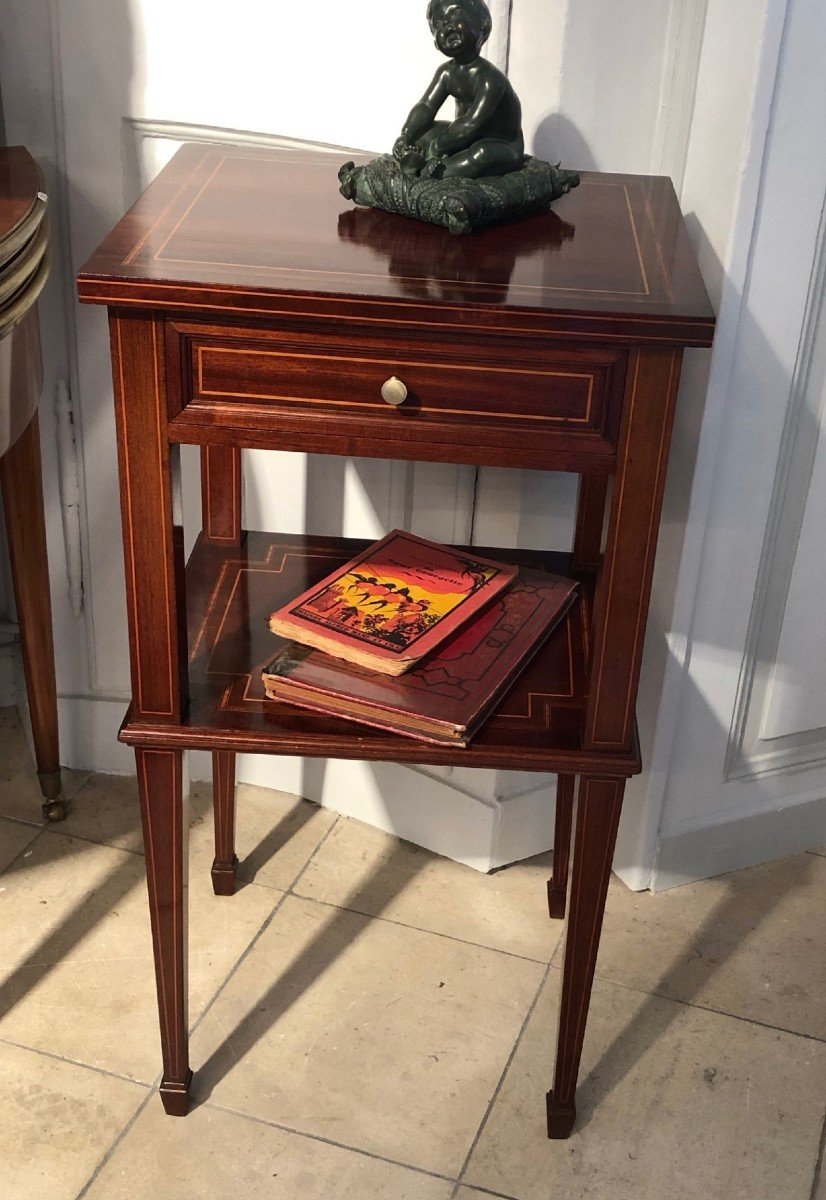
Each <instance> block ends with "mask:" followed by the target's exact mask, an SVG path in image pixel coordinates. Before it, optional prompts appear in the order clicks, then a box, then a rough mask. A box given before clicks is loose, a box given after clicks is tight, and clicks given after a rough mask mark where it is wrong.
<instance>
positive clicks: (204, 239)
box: [78, 145, 714, 345]
mask: <svg viewBox="0 0 826 1200" xmlns="http://www.w3.org/2000/svg"><path fill="white" fill-rule="evenodd" d="M343 157H344V155H341V156H339V155H337V154H330V153H327V152H321V151H302V150H277V149H266V148H265V149H261V148H249V147H233V146H214V145H206V146H205V145H187V146H184V147H183V148H182V149H181V150H180V151H179V152H178V153H177V154H176V155H175V157H174V158H173V160H172V161H171V162H170V164H169V165H168V166H167V167H166V168H165V169H164V170H163V171H162V172H161V174H160V175H159V176H158V178H157V179H156V180H155V182H154V183H153V184H152V185H151V186H150V187H149V188H148V190H147V191H146V192H145V193H144V195H143V196H142V197H141V198H140V199H139V200H138V202H137V204H136V205H135V206H134V207H133V208H132V209H131V211H130V212H129V213H128V214H127V215H126V216H125V217H124V218H123V219H122V220H121V221H120V222H119V224H118V225H117V226H116V227H115V229H114V230H113V231H112V232H111V233H110V235H109V236H108V237H107V238H106V240H105V241H104V242H103V244H102V245H101V246H100V248H99V249H98V250H97V251H96V252H95V254H93V255H92V257H91V259H90V260H89V262H88V263H87V264H86V265H85V267H84V268H83V269H82V271H81V273H80V276H79V281H78V283H79V294H80V297H81V299H82V300H86V301H90V302H97V303H104V304H109V305H116V306H118V307H143V308H146V307H151V308H154V309H163V308H167V309H170V310H171V309H175V310H180V309H186V310H189V311H192V310H204V309H209V308H212V309H220V310H222V311H227V310H230V311H243V312H245V313H249V314H268V313H277V312H283V311H299V310H300V307H301V304H300V302H301V301H304V302H305V307H306V302H307V300H308V299H309V298H310V297H312V298H314V301H315V302H316V303H315V311H317V312H326V313H330V314H333V315H335V314H339V315H343V316H352V315H354V314H355V315H358V314H359V313H364V312H366V311H371V312H382V313H383V314H384V315H393V314H398V313H399V312H402V313H406V314H410V313H411V312H414V313H415V314H416V319H422V320H438V319H439V314H440V313H442V314H444V313H445V312H446V311H447V310H455V309H456V308H457V307H458V308H461V310H462V312H463V313H464V314H465V317H464V320H465V321H466V322H467V323H470V324H473V323H477V324H482V325H485V324H488V325H490V324H493V325H496V324H497V322H498V323H500V324H505V323H507V322H510V324H511V325H513V322H514V320H515V319H518V320H519V321H520V322H521V324H522V326H523V327H527V328H536V329H545V330H546V331H548V332H560V333H562V334H566V333H571V332H572V333H575V334H579V335H580V336H589V337H591V338H593V337H598V338H600V339H603V338H607V339H611V340H623V339H625V340H627V339H636V340H642V341H646V340H648V341H655V342H660V343H662V342H670V343H672V344H679V345H709V344H710V342H711V338H712V334H713V329H714V313H713V310H712V308H711V304H710V302H709V299H708V295H707V292H706V289H705V286H704V284H703V281H702V277H701V276H700V273H699V270H698V268H697V265H696V260H695V256H694V251H693V248H692V246H691V243H690V241H689V238H688V234H687V231H686V228H685V224H684V221H683V218H682V214H681V212H680V208H679V204H678V201H677V198H676V196H675V194H674V189H673V187H672V185H671V181H670V180H668V179H664V178H657V177H648V176H633V175H606V174H593V173H585V174H583V176H582V184H581V186H580V187H579V188H577V189H576V190H575V191H573V192H571V193H570V194H569V195H568V196H564V197H563V198H562V199H561V200H559V201H557V202H556V204H555V205H554V207H553V209H552V211H550V212H548V213H545V214H542V215H540V216H536V217H532V218H529V219H527V220H524V221H520V222H516V223H513V224H510V225H505V226H500V227H498V228H494V229H489V230H486V231H483V232H481V233H476V234H472V235H469V236H463V237H457V236H454V235H453V234H451V233H449V232H448V231H447V230H445V229H442V228H439V227H436V226H430V225H426V224H423V223H422V222H418V221H414V220H412V219H410V218H408V217H401V216H397V215H395V214H389V213H383V212H378V211H375V210H372V209H358V208H356V207H354V206H353V205H352V204H351V203H350V202H349V201H347V200H345V199H344V198H343V197H342V196H341V195H340V193H339V190H338V178H337V172H338V168H339V167H340V165H341V159H342V158H343ZM359 161H360V160H359ZM296 302H299V304H298V308H296ZM365 306H369V308H366V307H365Z"/></svg>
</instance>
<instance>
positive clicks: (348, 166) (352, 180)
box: [338, 162, 356, 200]
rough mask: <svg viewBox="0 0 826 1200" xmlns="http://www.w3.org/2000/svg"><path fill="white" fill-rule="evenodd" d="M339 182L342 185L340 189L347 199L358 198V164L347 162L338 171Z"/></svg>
mask: <svg viewBox="0 0 826 1200" xmlns="http://www.w3.org/2000/svg"><path fill="white" fill-rule="evenodd" d="M338 179H339V183H340V184H341V187H340V188H339V191H340V192H341V194H342V196H343V197H344V198H345V200H355V198H356V164H355V163H354V162H347V163H345V164H344V166H343V167H341V168H340V170H339V173H338Z"/></svg>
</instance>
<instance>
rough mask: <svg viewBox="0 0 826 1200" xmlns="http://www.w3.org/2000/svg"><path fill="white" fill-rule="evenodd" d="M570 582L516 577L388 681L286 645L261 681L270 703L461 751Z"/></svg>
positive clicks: (569, 599) (572, 594) (546, 632)
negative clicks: (437, 644) (480, 609)
mask: <svg viewBox="0 0 826 1200" xmlns="http://www.w3.org/2000/svg"><path fill="white" fill-rule="evenodd" d="M576 586H577V585H576V584H575V583H574V582H573V581H572V580H570V579H564V578H561V577H560V576H558V575H550V574H547V573H545V572H542V571H529V570H522V571H520V572H519V577H518V579H517V580H516V582H515V583H514V585H513V586H512V587H511V588H510V589H509V590H508V591H506V592H504V593H501V594H500V595H499V596H498V597H496V598H495V599H494V600H493V601H491V603H490V604H489V605H488V606H487V608H485V609H484V611H483V612H481V613H477V615H476V617H475V618H474V619H473V620H472V621H470V622H468V624H466V625H464V626H463V627H462V628H461V629H460V630H459V631H458V632H456V633H454V634H453V636H452V637H451V638H449V639H448V640H447V641H446V642H444V643H443V644H442V645H441V646H440V647H439V648H438V649H437V650H436V651H435V652H434V653H433V654H431V655H430V656H429V657H428V658H427V659H426V661H424V662H421V663H419V664H418V666H416V667H414V668H413V669H412V670H411V671H409V672H408V673H407V674H406V675H404V676H402V677H401V678H396V679H391V678H388V677H387V676H382V675H377V674H376V673H375V672H373V671H369V670H365V669H364V668H363V667H360V666H356V665H355V664H352V663H344V662H337V661H336V660H334V659H331V658H329V657H328V656H327V655H326V654H322V653H320V652H319V651H317V650H312V649H310V648H308V647H306V646H299V645H296V643H295V642H290V643H289V644H288V645H286V646H285V647H284V648H283V649H282V651H281V652H280V654H278V655H277V657H276V658H275V659H274V660H273V662H271V663H270V665H269V666H268V667H267V668H266V669H265V670H264V671H263V673H262V678H263V680H264V687H265V688H266V691H267V695H268V696H269V698H270V699H271V700H281V701H285V702H287V703H289V704H293V705H297V706H298V707H299V708H310V709H313V710H314V711H316V712H322V713H325V714H327V715H329V716H336V717H344V718H347V719H349V720H353V721H359V722H361V723H362V724H364V725H373V726H376V727H377V728H379V729H387V730H390V731H391V732H393V733H401V734H404V735H405V736H407V737H412V738H419V739H421V740H422V741H425V742H435V743H437V744H447V745H452V746H455V745H460V746H466V745H467V744H468V742H469V741H470V739H471V738H472V737H473V735H474V733H475V732H476V731H477V730H478V729H479V727H480V726H481V724H482V723H483V722H484V720H485V718H486V717H487V716H488V715H489V714H490V712H491V709H492V708H493V707H494V705H495V704H496V703H497V701H498V700H499V699H500V698H501V697H502V696H503V695H504V694H505V692H506V691H507V689H508V687H509V686H510V684H511V683H512V682H513V681H514V679H515V678H516V676H517V675H518V673H519V672H520V671H521V670H522V668H523V667H525V666H526V665H527V664H528V662H529V661H530V659H531V658H532V657H533V655H534V654H535V653H536V652H537V650H539V648H540V646H542V644H543V643H544V642H545V641H546V640H547V638H548V637H549V636H550V634H551V633H552V632H553V630H554V629H555V628H556V626H557V625H558V624H559V622H560V621H561V620H562V618H563V617H564V615H565V613H566V612H567V611H568V609H569V608H570V606H571V604H572V603H573V602H574V600H575V598H576Z"/></svg>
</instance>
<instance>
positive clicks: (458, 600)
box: [270, 529, 516, 675]
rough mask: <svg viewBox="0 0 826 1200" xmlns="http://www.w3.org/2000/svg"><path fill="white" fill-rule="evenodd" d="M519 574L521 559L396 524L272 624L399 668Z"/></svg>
mask: <svg viewBox="0 0 826 1200" xmlns="http://www.w3.org/2000/svg"><path fill="white" fill-rule="evenodd" d="M515 578H516V567H514V566H511V565H510V564H506V563H495V562H490V561H489V560H488V559H486V558H479V557H478V556H477V555H475V554H474V553H473V551H472V550H454V549H453V548H452V547H451V546H442V545H440V544H439V543H438V542H428V541H425V539H424V538H420V537H416V536H415V534H412V533H405V532H404V530H401V529H394V530H393V532H392V533H388V534H387V536H386V537H383V538H382V539H381V541H378V542H375V543H374V544H373V545H372V546H368V547H367V549H366V550H363V551H362V552H361V554H359V555H357V556H356V557H355V558H353V559H351V560H350V562H348V563H345V564H344V566H343V567H339V568H338V569H337V570H336V571H334V572H333V573H332V574H331V575H328V576H327V578H326V579H322V581H321V582H320V583H317V584H316V585H315V586H314V587H312V588H309V589H308V590H307V591H306V592H303V593H302V594H301V595H300V596H296V598H295V599H294V600H292V601H290V603H289V604H285V605H284V606H283V607H282V608H279V610H278V612H274V613H273V614H272V616H271V617H270V629H271V630H272V632H273V633H276V634H279V635H280V636H281V637H285V638H291V639H292V640H293V641H296V642H301V643H302V645H305V646H314V647H315V648H316V650H324V651H325V652H326V653H327V654H331V655H333V657H334V658H343V659H346V660H347V661H349V662H353V663H357V664H358V665H359V666H361V667H367V668H369V669H370V670H373V671H380V672H381V673H382V674H385V675H401V674H403V673H404V672H405V671H407V670H409V669H410V667H412V666H414V665H415V663H417V662H418V661H419V660H420V659H422V658H424V657H425V655H427V654H430V652H431V651H432V650H435V648H436V647H437V646H438V645H440V644H441V643H442V642H444V641H445V640H446V639H447V638H449V637H450V636H451V635H452V634H454V633H455V632H456V630H457V629H459V628H460V627H461V626H462V625H464V624H465V622H466V621H469V620H472V619H473V617H474V616H475V615H476V614H477V613H478V612H481V610H482V609H483V608H484V607H485V605H486V604H487V603H488V601H489V600H492V599H493V597H494V596H496V595H498V593H499V592H501V591H502V590H503V588H506V587H507V586H508V585H509V584H510V583H511V582H512V580H513V579H515Z"/></svg>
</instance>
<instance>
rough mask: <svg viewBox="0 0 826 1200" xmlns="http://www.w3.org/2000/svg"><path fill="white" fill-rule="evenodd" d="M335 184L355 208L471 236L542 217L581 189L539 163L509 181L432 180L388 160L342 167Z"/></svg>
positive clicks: (570, 177)
mask: <svg viewBox="0 0 826 1200" xmlns="http://www.w3.org/2000/svg"><path fill="white" fill-rule="evenodd" d="M339 180H340V181H341V194H342V196H346V198H347V199H348V200H354V201H355V202H356V204H361V205H364V206H365V207H367V208H381V209H384V211H385V212H393V213H401V214H403V215H404V216H407V217H415V218H416V219H417V220H419V221H427V222H428V223H429V224H431V225H443V226H445V227H446V228H447V229H449V230H450V231H451V233H471V232H472V231H473V230H474V229H482V228H484V227H485V226H487V225H499V224H502V223H503V222H505V221H518V220H520V219H521V218H523V217H530V216H533V215H535V214H536V213H540V212H544V211H545V210H546V209H547V208H549V206H550V205H551V204H552V203H553V201H554V200H558V199H559V197H560V196H564V195H565V193H566V192H569V191H570V190H571V188H575V187H577V186H578V184H579V176H578V175H577V174H575V173H574V172H573V171H563V170H562V169H561V168H560V167H555V166H552V165H551V164H550V163H547V162H543V161H542V160H541V159H539V158H526V159H525V165H524V166H523V167H522V168H521V169H520V170H518V171H511V172H509V173H508V174H507V175H498V176H489V177H486V178H484V179H461V178H457V177H456V176H451V177H449V178H443V179H432V178H430V177H429V176H427V175H420V176H417V175H407V174H405V173H404V171H403V170H402V168H401V167H400V165H399V163H398V162H396V160H395V159H394V158H392V157H391V156H390V155H389V154H385V155H382V157H381V158H375V159H373V161H372V162H369V163H367V164H366V165H365V166H361V167H357V166H355V165H354V164H353V163H345V165H344V166H343V167H342V168H341V170H340V171H339Z"/></svg>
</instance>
